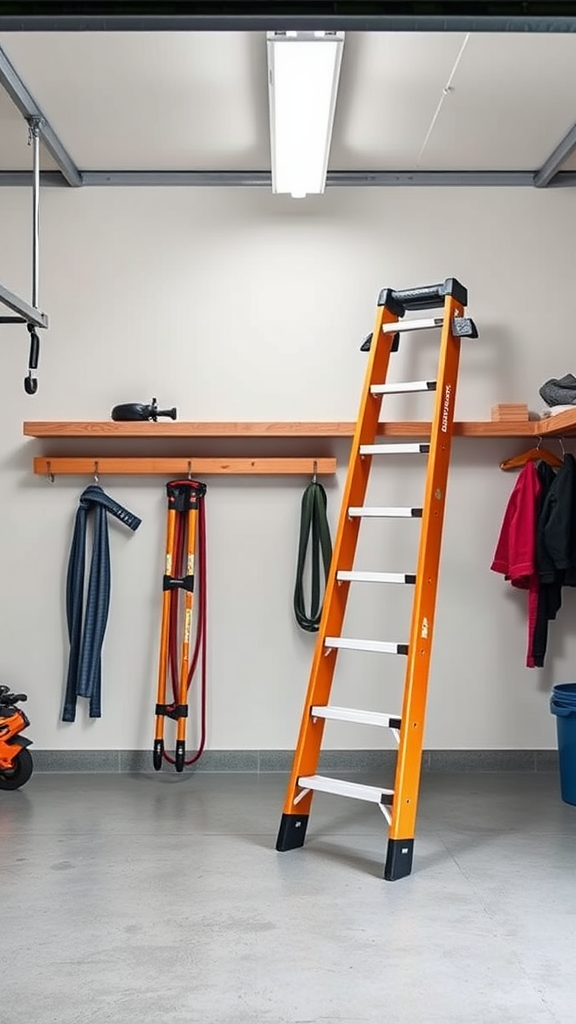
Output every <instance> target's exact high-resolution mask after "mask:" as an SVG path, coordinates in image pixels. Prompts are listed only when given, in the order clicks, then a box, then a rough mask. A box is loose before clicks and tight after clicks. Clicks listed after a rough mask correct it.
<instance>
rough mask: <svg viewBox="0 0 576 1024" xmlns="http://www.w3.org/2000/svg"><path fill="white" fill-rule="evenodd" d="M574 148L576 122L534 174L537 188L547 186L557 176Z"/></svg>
mask: <svg viewBox="0 0 576 1024" xmlns="http://www.w3.org/2000/svg"><path fill="white" fill-rule="evenodd" d="M574 150H576V124H573V125H572V127H571V129H570V131H569V132H567V133H566V135H565V136H564V138H563V139H561V140H560V142H559V143H558V145H557V146H556V149H555V150H554V151H553V152H552V153H551V154H550V156H549V157H548V159H547V160H546V161H545V162H544V163H543V164H542V167H541V168H540V170H539V171H536V174H535V175H534V184H535V186H536V188H546V186H547V185H549V184H550V182H551V181H552V179H553V178H555V177H556V176H557V174H558V172H559V170H560V168H561V167H563V166H564V164H565V163H566V161H567V160H568V158H569V157H571V156H572V153H573V152H574ZM568 173H569V172H568ZM554 184H555V182H554Z"/></svg>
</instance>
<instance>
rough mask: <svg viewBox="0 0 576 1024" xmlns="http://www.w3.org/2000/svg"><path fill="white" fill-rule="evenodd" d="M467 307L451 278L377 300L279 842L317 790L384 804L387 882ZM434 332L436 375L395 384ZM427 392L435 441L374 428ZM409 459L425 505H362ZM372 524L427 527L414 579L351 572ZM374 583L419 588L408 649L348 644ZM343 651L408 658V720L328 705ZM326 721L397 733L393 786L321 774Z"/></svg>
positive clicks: (470, 332)
mask: <svg viewBox="0 0 576 1024" xmlns="http://www.w3.org/2000/svg"><path fill="white" fill-rule="evenodd" d="M467 301H468V297H467V292H466V289H465V288H464V287H463V286H462V285H461V284H460V283H459V282H458V281H456V280H455V279H448V280H446V281H444V283H443V284H439V285H431V286H426V287H423V288H414V289H410V290H407V291H392V290H391V289H384V290H383V291H382V292H381V293H380V296H379V300H378V310H377V315H376V323H375V326H374V331H373V334H372V335H371V336H370V337H369V338H367V339H366V342H365V343H364V345H363V346H362V347H363V349H364V350H366V349H368V350H369V357H368V366H367V370H366V376H365V382H364V388H363V391H362V397H361V402H360V410H359V414H358V420H357V424H356V431H355V434H354V439H353V441H352V448H351V454H350V462H349V466H348V475H347V479H346V484H345V488H344V494H343V500H342V508H341V511H340V520H339V525H338V530H337V535H336V542H335V545H334V552H333V557H332V565H331V568H330V574H329V577H328V580H327V586H326V594H325V600H324V610H323V615H322V620H321V623H320V627H319V632H318V637H317V642H316V649H315V653H314V658H313V662H312V668H311V674H310V682H309V686H308V691H307V695H306V698H305V704H304V710H303V715H302V722H301V727H300V734H299V737H298V743H297V747H296V751H295V756H294V761H293V766H292V772H291V776H290V781H289V784H288V790H287V794H286V800H285V804H284V809H283V814H282V820H281V824H280V830H279V833H278V839H277V843H276V849H277V850H280V851H286V850H292V849H294V848H296V847H300V846H302V845H303V844H304V839H305V835H306V828H307V825H308V819H309V815H310V809H311V803H312V796H313V794H314V792H315V791H321V792H324V793H333V794H336V795H339V796H347V797H352V798H355V799H359V800H365V801H369V802H372V803H376V804H377V805H378V806H379V807H380V809H381V811H382V812H383V814H384V817H385V818H386V820H387V821H388V824H389V826H390V831H389V838H388V850H387V856H386V864H385V868H384V878H386V879H387V880H389V881H394V880H396V879H399V878H402V877H404V876H406V875H408V874H410V872H411V870H412V858H413V847H414V831H415V823H416V811H417V805H418V791H419V783H420V767H421V760H422V745H423V738H424V720H425V712H426V695H427V687H428V675H429V668H430V655H431V651H432V641H433V636H434V613H435V607H436V591H437V583H438V569H439V563H440V549H441V542H442V524H443V519H444V509H445V502H446V484H447V479H448V466H449V459H450V447H451V440H452V424H453V417H454V404H455V398H456V384H457V377H458V362H459V355H460V338H462V337H477V331H476V327H475V325H474V323H473V321H472V320H471V319H470V318H468V317H465V316H464V307H465V306H466V304H467ZM440 307H442V308H443V315H442V317H432V318H428V319H423V320H419V319H415V318H412V319H410V318H407V319H406V320H403V317H404V315H405V314H406V312H408V311H419V310H431V309H437V308H440ZM433 328H440V331H441V336H440V355H439V362H438V372H437V379H436V380H425V381H410V382H405V383H398V384H387V383H386V377H387V373H388V364H389V361H390V355H391V353H392V352H395V351H396V350H397V349H398V344H399V340H400V336H401V334H403V333H404V332H410V331H419V330H429V329H433ZM427 391H429V392H433V393H435V395H436V400H435V406H434V414H433V420H432V429H431V435H430V443H426V444H421V443H416V444H394V443H392V444H381V443H378V441H377V436H378V423H379V418H380V410H381V405H382V399H383V396H384V395H398V394H407V393H410V392H427ZM409 453H414V454H417V455H428V470H427V476H426V484H425V491H424V502H423V507H422V508H370V507H366V506H365V505H364V500H365V495H366V489H367V486H368V479H369V475H370V469H371V466H372V459H373V458H374V457H380V456H386V457H388V456H394V455H399V454H401V455H405V454H409ZM367 517H377V518H382V519H390V518H398V517H404V518H406V517H407V518H412V519H416V520H420V521H421V532H420V545H419V555H418V563H417V567H416V572H415V573H414V572H408V573H384V572H358V571H354V570H353V565H354V558H355V553H356V544H357V540H358V534H359V529H360V524H361V522H362V520H363V519H365V518H367ZM367 582H371V583H380V584H392V583H399V584H408V585H413V586H414V601H413V607H412V622H411V626H410V635H409V638H408V640H407V642H406V643H398V642H391V641H389V640H361V639H352V638H348V637H344V636H342V627H343V624H344V616H345V612H346V602H347V598H348V591H349V588H350V584H351V583H355V584H356V583H358V584H362V583H367ZM340 649H348V650H352V651H372V652H375V653H378V654H391V655H399V656H402V657H406V659H407V663H406V673H405V682H404V698H403V708H402V713H401V714H384V713H382V712H380V711H366V710H363V709H357V708H349V707H348V708H347V707H335V706H333V705H331V704H330V703H329V700H330V693H331V689H332V683H333V678H334V670H335V667H336V660H337V653H338V650H340ZM327 719H335V720H339V721H343V722H355V723H361V724H366V725H370V726H381V727H384V728H387V729H390V730H392V733H393V734H394V736H395V737H396V739H397V741H398V744H399V749H398V759H397V766H396V778H395V783H394V789H393V790H392V789H384V788H382V787H380V786H373V785H361V784H359V783H357V782H346V781H343V780H341V779H334V778H328V777H326V776H324V775H319V774H317V768H318V760H319V757H320V750H321V744H322V737H323V732H324V725H325V722H326V720H327Z"/></svg>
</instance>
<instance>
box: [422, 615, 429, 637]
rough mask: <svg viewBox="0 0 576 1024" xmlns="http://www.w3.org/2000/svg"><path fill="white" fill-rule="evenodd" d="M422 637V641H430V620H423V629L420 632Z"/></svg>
mask: <svg viewBox="0 0 576 1024" xmlns="http://www.w3.org/2000/svg"><path fill="white" fill-rule="evenodd" d="M420 637H421V639H422V640H427V639H428V619H422V629H421V631H420Z"/></svg>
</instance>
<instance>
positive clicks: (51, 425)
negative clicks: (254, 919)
mask: <svg viewBox="0 0 576 1024" xmlns="http://www.w3.org/2000/svg"><path fill="white" fill-rule="evenodd" d="M354 429H355V423H353V422H346V421H342V420H336V421H334V422H330V421H327V422H302V423H292V422H289V421H287V422H281V421H280V422H253V423H250V422H246V423H227V422H225V421H223V422H207V421H205V422H197V423H195V422H185V421H181V422H176V423H174V422H172V421H169V422H166V423H164V422H160V423H142V422H136V423H114V422H113V421H112V420H102V421H93V422H90V421H84V420H78V421H71V420H62V421H59V420H43V421H37V422H34V421H27V422H26V423H24V434H25V436H26V437H50V438H58V437H83V438H93V437H148V438H149V437H170V438H177V437H179V438H190V437H195V438H202V437H205V438H214V437H227V438H230V437H251V438H264V437H309V438H318V437H335V438H338V437H352V435H353V433H354ZM378 434H379V435H381V436H384V437H427V436H429V434H430V423H429V422H424V421H417V420H410V421H396V422H395V421H388V422H387V423H381V424H380V425H379V428H378ZM454 436H455V437H538V436H541V437H560V436H563V437H569V436H576V408H575V409H574V410H573V411H572V410H571V409H569V410H568V411H567V412H562V413H558V415H557V416H550V417H548V418H547V419H543V420H522V421H519V422H518V423H506V422H496V421H493V420H464V421H462V420H461V421H457V422H455V423H454Z"/></svg>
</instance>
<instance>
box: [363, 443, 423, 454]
mask: <svg viewBox="0 0 576 1024" xmlns="http://www.w3.org/2000/svg"><path fill="white" fill-rule="evenodd" d="M429 451H430V445H429V444H428V443H426V444H361V445H360V455H427V454H428V452H429Z"/></svg>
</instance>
